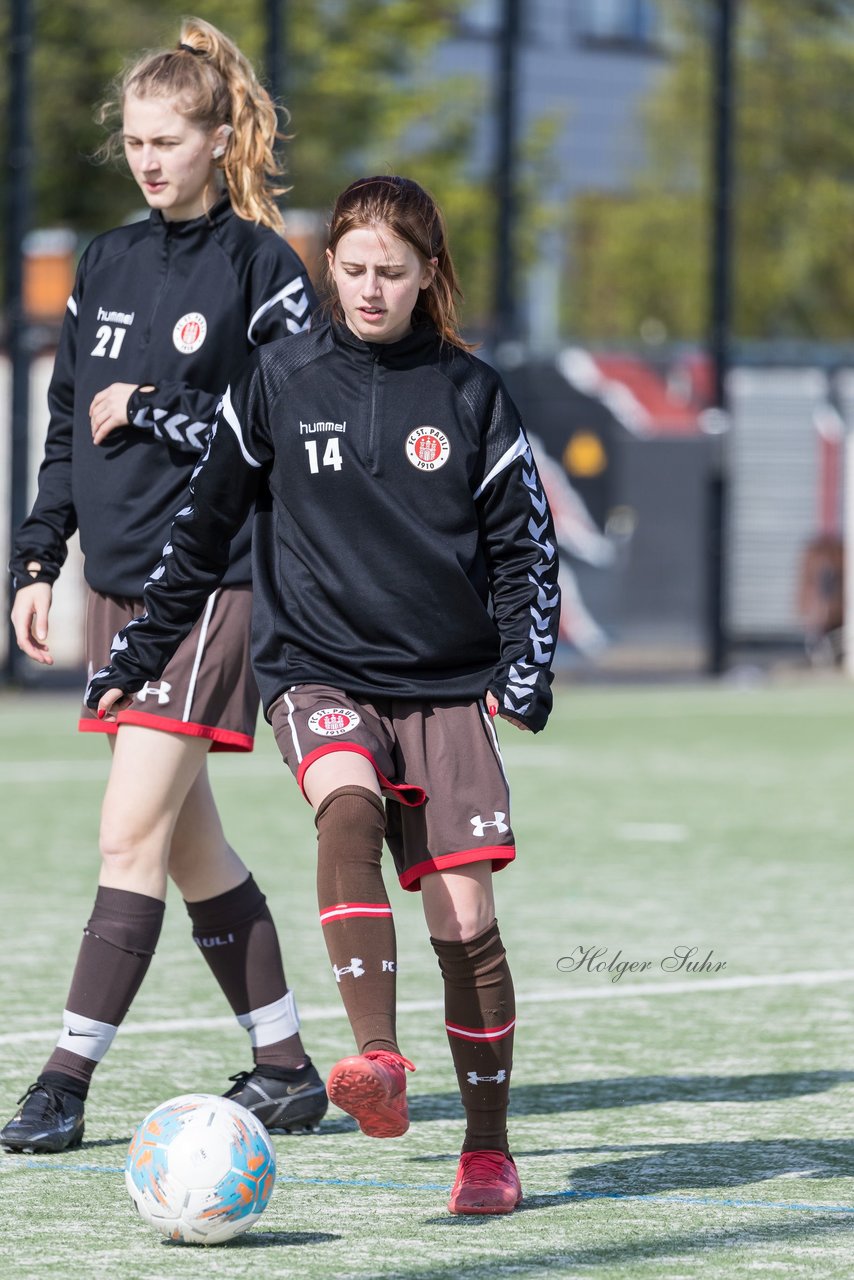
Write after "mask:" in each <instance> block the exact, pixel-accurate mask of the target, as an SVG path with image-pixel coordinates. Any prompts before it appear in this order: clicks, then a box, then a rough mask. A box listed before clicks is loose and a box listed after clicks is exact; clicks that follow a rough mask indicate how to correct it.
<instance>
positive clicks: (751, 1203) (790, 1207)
mask: <svg viewBox="0 0 854 1280" xmlns="http://www.w3.org/2000/svg"><path fill="white" fill-rule="evenodd" d="M4 1163H5V1162H4ZM20 1168H24V1169H38V1170H40V1171H41V1172H43V1173H55V1172H56V1171H57V1170H60V1171H62V1172H63V1173H122V1172H123V1169H122V1168H117V1167H116V1166H115V1165H103V1164H52V1163H50V1162H47V1161H45V1160H36V1159H32V1160H25V1161H19V1160H15V1161H11V1160H10V1161H9V1162H8V1163H6V1164H5V1169H4V1168H2V1167H0V1174H2V1173H3V1172H4V1171H5V1172H11V1171H12V1170H13V1169H20ZM276 1181H277V1182H288V1183H291V1184H292V1185H293V1186H306V1187H311V1186H313V1187H351V1188H358V1187H371V1188H376V1189H377V1190H380V1191H442V1192H448V1191H450V1189H451V1188H450V1186H449V1184H448V1183H446V1182H418V1183H413V1182H393V1181H391V1180H390V1179H389V1180H386V1179H380V1178H297V1177H295V1176H293V1175H292V1174H288V1173H280V1174H279V1175H278V1176H277V1178H276ZM543 1197H547V1198H548V1199H550V1200H556V1199H561V1200H635V1201H641V1202H643V1203H647V1204H686V1205H692V1204H696V1205H703V1206H714V1205H723V1206H725V1207H727V1208H730V1209H777V1210H782V1211H784V1212H786V1213H854V1205H850V1204H810V1203H806V1202H803V1203H802V1202H800V1201H797V1200H740V1199H738V1198H736V1197H731V1196H727V1197H725V1198H723V1197H718V1196H680V1195H639V1194H637V1193H632V1192H630V1191H573V1190H572V1189H571V1188H570V1189H568V1190H565V1191H536V1192H533V1193H532V1194H531V1195H529V1196H528V1199H529V1200H538V1199H540V1198H543Z"/></svg>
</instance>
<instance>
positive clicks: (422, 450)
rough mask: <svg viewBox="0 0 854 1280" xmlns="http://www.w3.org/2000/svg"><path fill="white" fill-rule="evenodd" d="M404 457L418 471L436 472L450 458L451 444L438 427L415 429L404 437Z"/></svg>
mask: <svg viewBox="0 0 854 1280" xmlns="http://www.w3.org/2000/svg"><path fill="white" fill-rule="evenodd" d="M406 456H407V458H408V459H409V461H410V462H411V463H412V465H413V467H415V468H417V470H418V471H438V470H439V468H440V467H444V465H445V463H446V462H447V461H448V458H450V456H451V442H450V440H449V439H448V437H447V436H446V435H445V433H444V431H440V430H439V428H438V427H416V428H415V430H414V431H410V433H409V435H408V436H407V437H406Z"/></svg>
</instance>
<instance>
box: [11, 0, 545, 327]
mask: <svg viewBox="0 0 854 1280" xmlns="http://www.w3.org/2000/svg"><path fill="white" fill-rule="evenodd" d="M33 4H34V13H35V31H36V38H35V47H34V52H33V66H32V82H33V91H34V101H33V122H34V123H33V133H34V138H33V141H34V154H35V169H34V180H33V189H34V204H35V209H34V214H35V216H34V226H37V227H44V226H56V225H62V226H68V227H71V228H72V229H74V230H75V231H77V232H79V233H80V235H81V236H82V237H83V238H85V239H87V238H88V237H89V236H91V235H93V234H95V233H97V232H99V231H103V230H105V229H107V228H109V227H112V226H116V225H117V224H119V223H121V222H122V221H124V220H125V219H127V218H129V217H133V216H134V215H136V214H138V213H140V212H143V211H144V208H145V206H144V202H143V200H142V198H141V196H140V193H139V191H138V188H137V187H136V184H135V183H134V182H133V181H132V180H131V178H130V176H129V174H128V173H127V172H126V171H123V172H122V174H121V175H118V174H117V173H116V172H115V170H114V169H113V168H112V166H109V165H107V166H105V165H98V164H95V163H93V161H92V159H91V157H92V156H93V154H94V153H95V151H96V150H97V148H98V146H99V145H100V143H101V142H102V141H103V139H104V131H103V129H102V128H101V127H100V126H98V125H96V124H95V122H94V110H95V107H96V106H97V104H98V103H99V102H100V101H101V100H102V99H103V97H104V95H105V91H106V89H107V86H108V85H109V83H110V81H111V80H112V79H113V77H115V76H116V75H117V73H118V72H119V70H120V68H121V66H122V64H123V63H124V62H125V61H126V60H133V59H134V58H135V57H136V56H137V55H138V54H139V53H140V52H141V51H143V50H145V49H150V48H159V47H162V46H164V45H169V44H171V43H173V42H174V40H175V38H176V35H177V31H178V25H179V22H180V15H181V13H182V12H185V11H188V10H189V11H191V12H195V13H197V14H198V15H199V16H200V17H204V18H206V19H207V20H208V21H210V22H213V23H215V24H216V25H217V26H220V27H221V28H222V29H223V30H224V31H226V32H227V33H228V34H229V35H230V36H232V38H233V39H234V40H236V41H237V43H238V44H239V45H240V46H241V48H242V49H243V50H244V51H245V52H246V54H247V55H248V56H249V57H250V58H251V59H252V61H253V62H254V64H255V65H256V67H259V68H261V66H262V58H263V50H264V38H265V32H264V27H263V22H264V16H265V13H264V9H265V6H264V4H263V2H262V0H198V3H197V4H195V5H193V4H188V5H183V4H181V5H180V6H179V5H178V4H177V3H176V0H123V3H122V4H115V2H114V0H63V3H61V4H55V3H49V2H48V0H33ZM464 4H465V0H442V3H441V4H436V3H434V0H288V4H287V21H288V26H287V65H286V70H285V79H286V87H285V98H286V105H287V108H288V111H289V114H290V123H289V125H288V132H289V133H290V134H291V135H292V137H291V140H290V141H289V142H288V143H287V145H286V147H285V149H284V155H285V160H286V164H287V177H286V181H288V182H289V183H291V184H292V188H293V189H292V191H291V192H290V194H289V195H288V196H287V197H286V200H285V205H286V206H287V205H288V204H290V205H291V207H298V208H309V209H320V210H323V211H324V212H325V211H327V210H328V209H329V207H330V205H331V202H332V200H333V198H334V196H335V195H336V194H337V192H338V191H340V190H341V189H342V188H343V187H344V186H346V185H347V184H348V183H349V182H350V181H352V180H353V179H354V178H355V177H358V176H359V175H361V174H363V173H365V172H368V171H370V172H380V173H384V172H389V173H390V172H395V171H401V170H402V171H404V172H406V173H407V174H408V175H410V176H411V177H414V178H415V179H417V180H419V181H421V182H423V183H424V184H425V185H426V186H428V187H429V188H430V189H431V190H432V191H433V193H434V194H435V195H436V197H437V198H438V200H439V202H440V204H441V205H442V207H443V208H444V210H445V213H446V216H447V219H448V223H449V225H450V228H451V235H452V245H453V248H454V253H455V258H456V259H457V261H458V267H459V268H460V273H461V276H462V278H463V280H464V282H465V285H466V295H467V307H466V317H467V320H469V322H472V321H474V323H475V324H477V323H478V322H479V321H481V320H482V319H483V317H484V315H485V312H486V310H487V309H488V298H489V279H488V278H489V272H490V268H491V263H490V259H489V254H488V253H484V239H485V238H486V240H487V243H488V242H489V238H490V237H491V235H492V228H493V218H492V214H491V203H490V196H489V182H488V176H487V175H483V174H481V175H478V174H473V173H472V171H471V155H472V151H473V137H474V131H475V128H476V125H477V122H478V116H479V114H480V113H481V112H482V110H483V105H484V102H485V101H486V100H487V95H488V93H489V86H488V85H483V84H478V83H477V82H475V81H474V80H473V79H472V78H470V77H457V78H455V79H453V80H451V79H445V80H442V81H439V80H437V79H436V78H434V77H433V76H432V75H431V74H429V73H425V68H426V67H427V63H428V58H429V55H430V53H431V51H432V50H433V49H434V48H435V46H436V45H437V44H438V42H439V41H440V40H441V39H442V38H443V36H445V35H446V34H448V32H449V31H450V29H451V25H452V23H453V21H454V19H455V17H456V16H457V14H458V12H459V11H460V9H461V8H463V7H464ZM6 21H7V18H6V11H5V7H4V8H3V11H2V15H0V37H2V34H3V28H4V26H5V23H6ZM419 73H420V74H419ZM5 81H6V77H5V76H3V77H0V143H2V142H3V141H4V139H3V137H2V128H3V125H4V122H5V119H6V112H5V111H3V110H2V108H3V106H4V98H3V95H4V92H5ZM546 134H547V129H546V130H544V127H542V126H541V127H538V128H537V129H536V130H535V131H533V134H532V137H531V139H530V141H529V144H528V156H529V160H530V166H529V175H528V179H527V180H526V183H525V184H524V190H523V192H522V196H523V199H525V198H526V196H527V197H529V198H530V200H534V199H535V195H534V191H535V187H536V176H537V173H538V171H539V169H540V168H541V167H542V165H543V164H545V163H546V162H547V161H546V155H545V152H546V150H547V147H546V146H545V144H544V142H543V138H544V136H545V135H546ZM2 180H5V175H4V178H3V179H0V181H2ZM0 196H2V192H0ZM285 212H286V215H287V208H286V210H285ZM528 221H529V225H526V229H525V237H526V238H525V243H524V244H523V246H522V254H523V257H524V254H525V253H526V252H529V251H530V246H531V243H532V239H533V235H534V234H535V233H536V230H537V226H538V219H536V218H531V219H530V220H528Z"/></svg>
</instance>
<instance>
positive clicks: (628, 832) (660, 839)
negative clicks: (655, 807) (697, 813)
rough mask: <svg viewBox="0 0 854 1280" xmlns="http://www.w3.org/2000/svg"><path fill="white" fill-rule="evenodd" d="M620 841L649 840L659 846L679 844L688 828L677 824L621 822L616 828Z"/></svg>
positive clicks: (684, 837)
mask: <svg viewBox="0 0 854 1280" xmlns="http://www.w3.org/2000/svg"><path fill="white" fill-rule="evenodd" d="M617 837H618V839H620V840H650V841H654V842H655V843H660V844H681V842H682V841H683V840H687V839H688V828H687V827H685V826H682V824H681V823H678V822H623V823H621V824H620V826H619V827H617Z"/></svg>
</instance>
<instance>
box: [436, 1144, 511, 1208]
mask: <svg viewBox="0 0 854 1280" xmlns="http://www.w3.org/2000/svg"><path fill="white" fill-rule="evenodd" d="M521 1203H522V1185H521V1183H520V1182H519V1174H518V1173H517V1172H516V1165H515V1163H514V1161H513V1157H512V1156H506V1155H505V1154H504V1152H503V1151H464V1152H463V1154H462V1155H461V1156H460V1163H459V1167H458V1169H457V1180H456V1182H455V1183H454V1186H453V1189H452V1191H451V1198H450V1200H449V1201H448V1208H449V1209H450V1211H451V1213H512V1212H513V1210H514V1209H516V1208H517V1207H518V1206H519V1205H520V1204H521Z"/></svg>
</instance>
